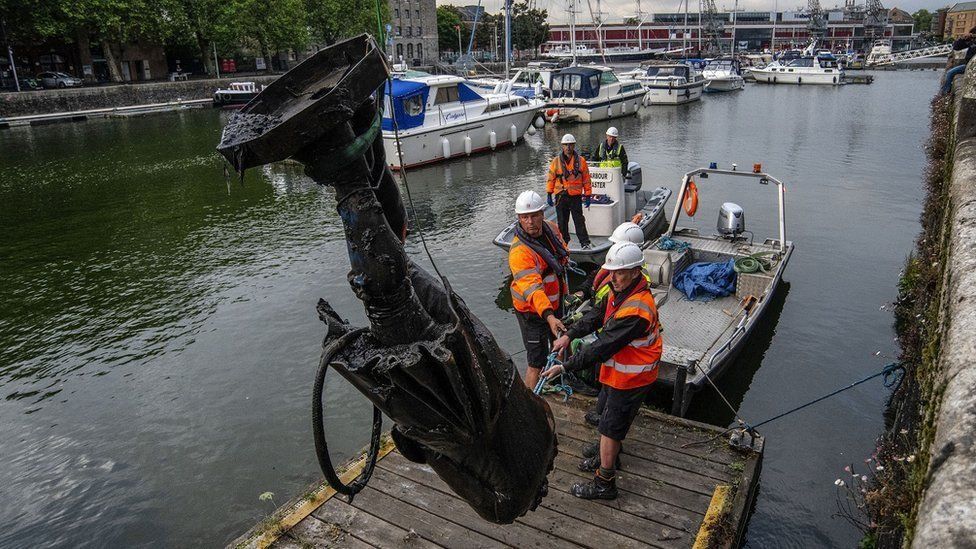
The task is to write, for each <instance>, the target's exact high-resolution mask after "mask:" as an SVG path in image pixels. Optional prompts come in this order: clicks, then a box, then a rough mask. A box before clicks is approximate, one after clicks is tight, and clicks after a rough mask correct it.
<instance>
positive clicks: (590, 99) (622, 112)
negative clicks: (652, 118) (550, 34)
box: [546, 65, 646, 122]
mask: <svg viewBox="0 0 976 549" xmlns="http://www.w3.org/2000/svg"><path fill="white" fill-rule="evenodd" d="M549 91H550V94H551V95H552V97H551V98H550V99H549V102H548V103H547V104H546V118H547V119H548V120H549V121H550V122H557V121H569V122H598V121H601V120H607V119H609V118H617V117H620V116H631V115H635V114H637V113H638V112H640V110H641V109H642V108H643V106H644V95H645V94H646V92H645V90H644V88H642V87H641V85H640V83H639V82H637V81H636V80H632V79H629V78H624V79H618V78H617V75H616V74H614V72H613V69H611V68H609V67H601V66H597V65H589V66H586V67H567V68H565V69H560V70H558V71H555V72H553V73H552V76H551V78H550V81H549Z"/></svg>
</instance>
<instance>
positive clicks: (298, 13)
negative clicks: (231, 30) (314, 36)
mask: <svg viewBox="0 0 976 549" xmlns="http://www.w3.org/2000/svg"><path fill="white" fill-rule="evenodd" d="M230 1H231V4H232V10H233V14H234V20H235V23H236V24H235V28H236V29H237V33H238V34H237V38H238V42H240V43H242V44H247V43H248V42H252V43H254V44H255V45H257V47H258V49H259V50H260V52H261V57H263V58H264V61H265V64H266V66H267V67H268V69H271V68H272V64H271V53H272V52H275V51H280V50H285V49H292V50H303V49H305V47H306V46H307V45H308V40H309V32H308V24H307V21H308V17H307V14H306V12H305V4H304V2H303V1H302V0H230Z"/></svg>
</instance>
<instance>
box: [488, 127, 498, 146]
mask: <svg viewBox="0 0 976 549" xmlns="http://www.w3.org/2000/svg"><path fill="white" fill-rule="evenodd" d="M488 145H489V146H490V147H491V150H495V148H496V147H498V136H497V135H495V131H494V130H492V131H491V132H489V133H488Z"/></svg>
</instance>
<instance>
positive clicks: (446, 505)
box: [374, 454, 575, 547]
mask: <svg viewBox="0 0 976 549" xmlns="http://www.w3.org/2000/svg"><path fill="white" fill-rule="evenodd" d="M412 467H419V466H418V465H416V464H413V463H410V462H409V461H407V460H406V459H404V458H403V457H402V456H400V455H399V454H391V455H390V456H389V457H388V458H387V459H385V460H383V461H382V462H381V463H380V465H379V467H378V468H377V470H376V472H375V473H374V474H375V475H376V483H377V488H378V489H380V490H383V492H384V493H386V494H388V495H390V496H391V497H395V498H397V499H399V500H401V501H405V502H409V503H410V504H411V505H414V506H417V507H419V508H421V509H423V510H425V511H427V512H428V513H431V514H433V515H437V516H438V517H441V518H442V519H444V520H451V521H454V522H456V523H458V524H461V525H463V526H465V527H466V528H469V529H470V530H472V531H474V532H478V533H480V534H482V535H485V536H488V537H490V538H492V539H495V540H497V541H499V542H501V543H503V544H506V545H511V546H514V547H553V546H566V545H569V544H567V543H566V542H565V541H564V540H562V539H560V538H557V537H555V536H552V535H550V534H547V533H545V532H540V531H539V530H536V529H535V528H532V527H529V526H526V525H524V524H519V523H514V524H509V525H507V526H504V527H499V526H497V525H495V524H492V523H490V522H488V521H486V520H484V519H482V518H481V517H479V516H478V514H477V513H475V512H474V509H472V508H471V506H469V505H468V504H467V503H466V502H465V501H464V500H462V499H460V498H458V497H457V496H455V495H454V494H453V493H450V494H445V493H444V492H442V491H439V490H435V489H434V488H431V487H429V486H426V485H424V484H423V483H420V482H417V481H415V480H413V479H412V478H408V477H406V476H403V475H402V473H408V472H409V470H410V469H411V468H412ZM574 546H575V545H574Z"/></svg>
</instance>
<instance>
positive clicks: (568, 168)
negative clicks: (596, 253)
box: [546, 133, 593, 250]
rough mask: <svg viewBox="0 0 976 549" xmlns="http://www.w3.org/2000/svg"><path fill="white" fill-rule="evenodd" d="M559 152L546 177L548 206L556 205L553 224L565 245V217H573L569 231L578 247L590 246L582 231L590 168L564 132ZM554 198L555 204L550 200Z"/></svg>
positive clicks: (587, 204)
mask: <svg viewBox="0 0 976 549" xmlns="http://www.w3.org/2000/svg"><path fill="white" fill-rule="evenodd" d="M560 143H561V146H562V152H561V153H560V154H557V155H556V157H555V158H553V159H552V162H550V163H549V176H548V177H547V178H546V193H547V197H548V203H549V205H550V206H553V205H555V206H556V221H557V222H558V223H559V232H560V234H562V236H563V240H564V241H565V242H566V243H567V244H569V242H570V237H569V216H570V215H572V216H573V228H575V229H576V236H577V237H579V240H580V246H581V247H582V248H583V249H584V250H585V249H588V248H589V247H590V235H589V233H587V232H586V218H584V217H583V206H584V205H585V206H586V208H587V209H589V207H590V195H591V194H592V192H593V189H592V187H591V185H590V168H589V167H588V166H587V165H586V159H584V158H583V157H582V156H580V154H579V153H578V152H576V138H575V137H573V134H571V133H567V134H566V135H564V136H563V138H562V141H561V142H560ZM553 195H555V201H554V200H553Z"/></svg>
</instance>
